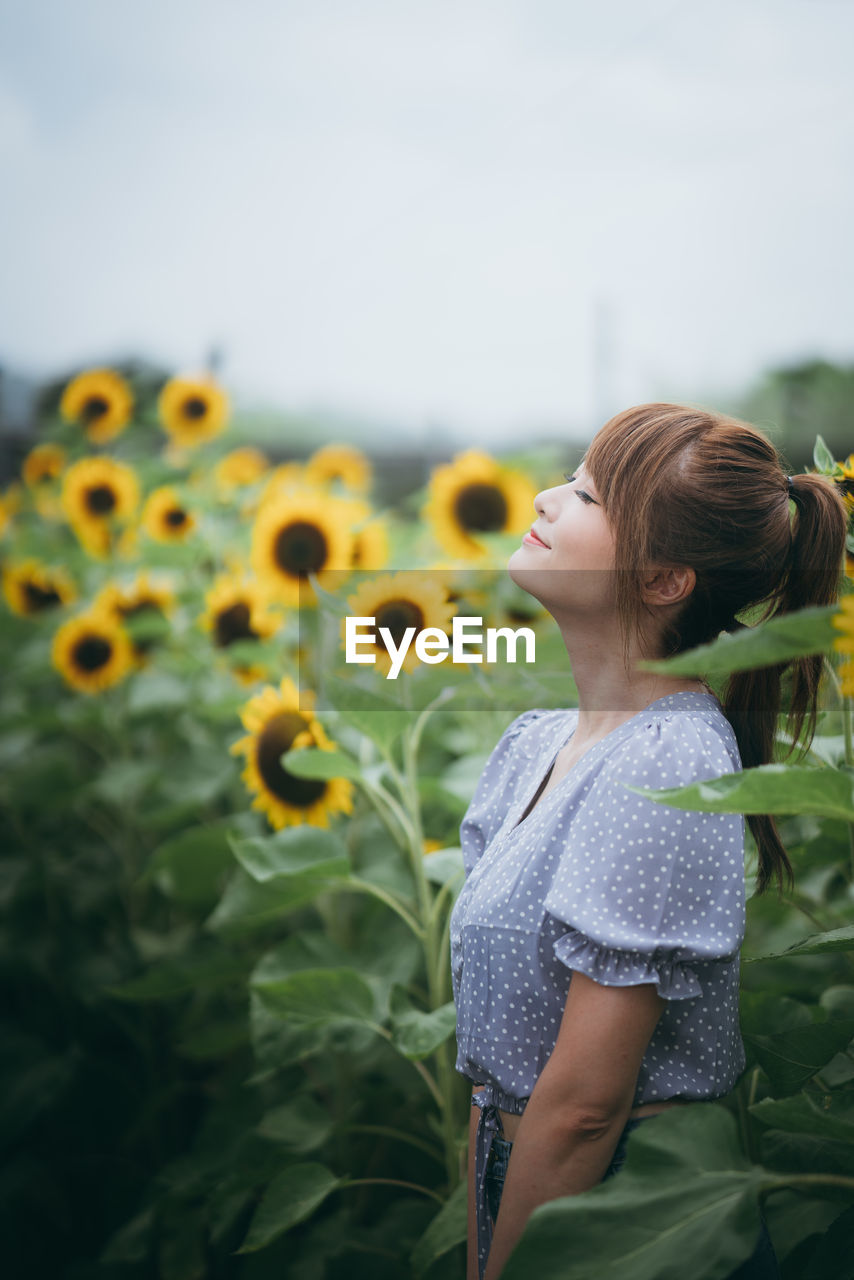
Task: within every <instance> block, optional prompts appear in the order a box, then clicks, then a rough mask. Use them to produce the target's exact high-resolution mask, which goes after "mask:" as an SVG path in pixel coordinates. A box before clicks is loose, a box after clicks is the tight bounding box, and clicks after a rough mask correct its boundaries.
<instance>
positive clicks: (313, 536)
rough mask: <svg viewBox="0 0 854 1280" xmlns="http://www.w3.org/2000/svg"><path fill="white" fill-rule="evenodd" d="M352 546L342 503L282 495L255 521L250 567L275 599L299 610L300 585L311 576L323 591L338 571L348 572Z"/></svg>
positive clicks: (311, 496)
mask: <svg viewBox="0 0 854 1280" xmlns="http://www.w3.org/2000/svg"><path fill="white" fill-rule="evenodd" d="M352 546H353V536H352V534H351V533H350V521H349V518H348V504H347V502H345V501H344V500H343V499H340V498H331V497H329V496H327V495H326V494H317V493H293V494H281V495H280V496H279V497H278V498H277V499H276V500H275V501H269V502H265V503H264V504H263V505H262V507H261V509H260V510H259V512H258V515H257V516H256V518H255V524H254V526H253V529H252V551H251V561H252V567H253V569H254V570H255V574H256V576H257V577H258V579H259V580H260V581H261V583H262V584H263V585H264V587H265V588H266V590H267V591H268V593H269V594H270V595H271V596H273V597H274V598H275V599H277V600H280V601H281V602H282V603H283V604H299V603H300V584H301V583H305V582H307V580H308V575H309V573H314V574H316V575H317V578H318V581H319V582H320V584H321V586H322V585H324V581H328V580H329V578H330V576H331V575H333V574H334V572H335V571H336V570H338V571H340V570H345V569H348V568H349V567H350V556H351V551H352ZM311 594H313V593H311ZM303 603H307V601H306V600H305V599H304V600H303Z"/></svg>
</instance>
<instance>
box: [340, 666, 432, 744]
mask: <svg viewBox="0 0 854 1280" xmlns="http://www.w3.org/2000/svg"><path fill="white" fill-rule="evenodd" d="M324 692H325V693H326V695H327V696H328V698H329V700H330V702H331V703H332V705H333V707H334V708H335V710H336V711H338V712H340V714H341V716H342V718H343V719H344V720H346V721H347V723H348V724H351V725H352V726H353V728H354V729H358V731H359V732H360V733H363V734H364V735H365V737H366V738H370V740H371V741H372V742H375V743H376V745H377V746H378V747H379V749H380V751H382V753H383V754H384V755H386V756H387V755H388V754H389V752H390V751H391V748H392V745H393V744H394V742H395V741H396V740H397V739H398V738H399V737H400V735H401V733H403V731H404V729H405V728H406V726H407V725H408V724H410V723H411V722H412V713H411V712H409V711H405V710H404V709H402V708H401V707H399V706H397V704H396V703H395V702H393V701H392V699H391V698H386V697H383V696H382V695H381V694H379V693H375V692H373V691H371V690H368V689H364V688H362V686H361V685H358V684H355V683H354V682H353V681H349V680H342V679H340V678H339V677H338V676H327V678H326V680H325V682H324Z"/></svg>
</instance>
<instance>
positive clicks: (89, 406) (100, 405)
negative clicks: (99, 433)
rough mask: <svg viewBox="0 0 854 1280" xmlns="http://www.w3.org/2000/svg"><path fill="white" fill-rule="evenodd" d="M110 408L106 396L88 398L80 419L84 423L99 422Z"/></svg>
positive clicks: (84, 403)
mask: <svg viewBox="0 0 854 1280" xmlns="http://www.w3.org/2000/svg"><path fill="white" fill-rule="evenodd" d="M109 407H110V402H109V400H107V399H106V397H105V396H88V397H87V399H86V400H85V401H84V402H83V407H82V409H81V410H80V417H81V418H82V419H83V421H84V422H97V420H98V418H103V416H104V414H105V413H106V412H107V410H108V409H109Z"/></svg>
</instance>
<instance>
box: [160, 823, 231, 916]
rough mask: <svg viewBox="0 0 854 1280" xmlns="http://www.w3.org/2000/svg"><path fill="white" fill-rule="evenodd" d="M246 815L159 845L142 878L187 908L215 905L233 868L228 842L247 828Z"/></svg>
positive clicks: (186, 832) (212, 824) (182, 833)
mask: <svg viewBox="0 0 854 1280" xmlns="http://www.w3.org/2000/svg"><path fill="white" fill-rule="evenodd" d="M245 821H246V819H245V815H243V814H238V815H235V816H234V817H229V818H223V819H222V820H221V821H220V822H211V823H206V824H205V825H204V826H199V827H191V828H190V829H189V830H188V831H182V832H181V834H180V835H177V836H174V837H173V838H172V839H171V840H166V841H165V842H164V843H163V844H161V845H159V846H158V847H157V848H156V849H155V851H154V853H153V854H152V855H151V858H150V860H149V863H148V866H147V867H146V869H145V871H144V872H143V873H142V875H141V876H140V878H139V883H140V884H147V883H151V884H155V885H157V888H158V889H159V890H160V892H161V893H163V894H164V895H165V896H166V897H167V898H171V899H172V900H173V901H175V902H183V903H185V904H186V905H188V906H196V905H198V906H205V907H207V906H213V905H214V903H215V902H216V900H217V898H218V897H219V895H220V893H221V892H222V889H223V882H224V880H225V877H226V874H227V872H228V871H229V869H230V868H231V867H233V866H234V859H233V857H232V853H231V849H230V848H229V839H230V837H231V836H232V834H233V833H234V832H235V831H236V830H239V828H240V827H241V826H242V825H245Z"/></svg>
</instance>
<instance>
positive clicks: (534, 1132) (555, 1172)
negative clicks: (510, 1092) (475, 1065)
mask: <svg viewBox="0 0 854 1280" xmlns="http://www.w3.org/2000/svg"><path fill="white" fill-rule="evenodd" d="M629 1105H630V1104H629ZM627 1114H628V1110H627ZM625 1122H626V1117H625V1116H623V1115H622V1114H620V1115H615V1116H614V1117H613V1120H612V1121H611V1122H610V1123H608V1124H607V1126H605V1127H603V1128H601V1129H599V1130H597V1131H595V1132H594V1131H592V1130H590V1129H589V1128H585V1127H583V1126H581V1125H580V1124H579V1125H575V1126H574V1125H573V1124H572V1123H571V1122H565V1121H563V1122H562V1121H561V1120H560V1118H559V1116H556V1114H555V1109H554V1108H553V1107H552V1106H551V1105H550V1103H548V1102H545V1101H542V1102H540V1103H539V1105H538V1100H537V1094H536V1090H535V1091H534V1093H533V1094H532V1096H531V1099H530V1101H529V1103H528V1106H527V1108H526V1110H525V1113H524V1115H523V1117H522V1120H521V1123H520V1125H519V1128H518V1131H517V1134H516V1138H515V1141H514V1142H513V1148H512V1152H511V1155H510V1163H509V1165H508V1168H507V1176H506V1178H505V1182H504V1190H503V1192H502V1195H501V1208H500V1210H499V1213H498V1220H497V1222H496V1224H495V1231H494V1234H493V1237H492V1247H491V1248H490V1251H489V1262H488V1265H487V1268H486V1274H485V1277H484V1280H497V1278H498V1276H500V1274H501V1271H502V1268H503V1267H504V1264H505V1262H506V1261H507V1259H508V1258H509V1256H510V1254H511V1253H512V1251H513V1249H514V1248H515V1246H516V1244H517V1242H518V1240H519V1237H520V1236H521V1234H522V1231H523V1229H524V1227H525V1224H526V1222H527V1221H528V1218H529V1217H530V1216H531V1214H532V1213H533V1211H534V1209H535V1208H536V1207H537V1205H540V1204H545V1203H546V1202H547V1201H549V1200H556V1199H557V1198H558V1197H559V1196H570V1195H578V1194H579V1193H580V1192H582V1191H587V1190H589V1189H590V1187H594V1186H596V1184H597V1183H599V1182H601V1180H602V1177H603V1175H604V1173H605V1171H606V1169H607V1168H608V1165H609V1164H610V1163H611V1159H612V1157H613V1155H614V1151H615V1149H616V1146H617V1142H618V1140H619V1137H620V1133H621V1132H622V1129H623V1127H624V1125H625ZM476 1274H477V1273H476V1272H475V1275H476Z"/></svg>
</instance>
